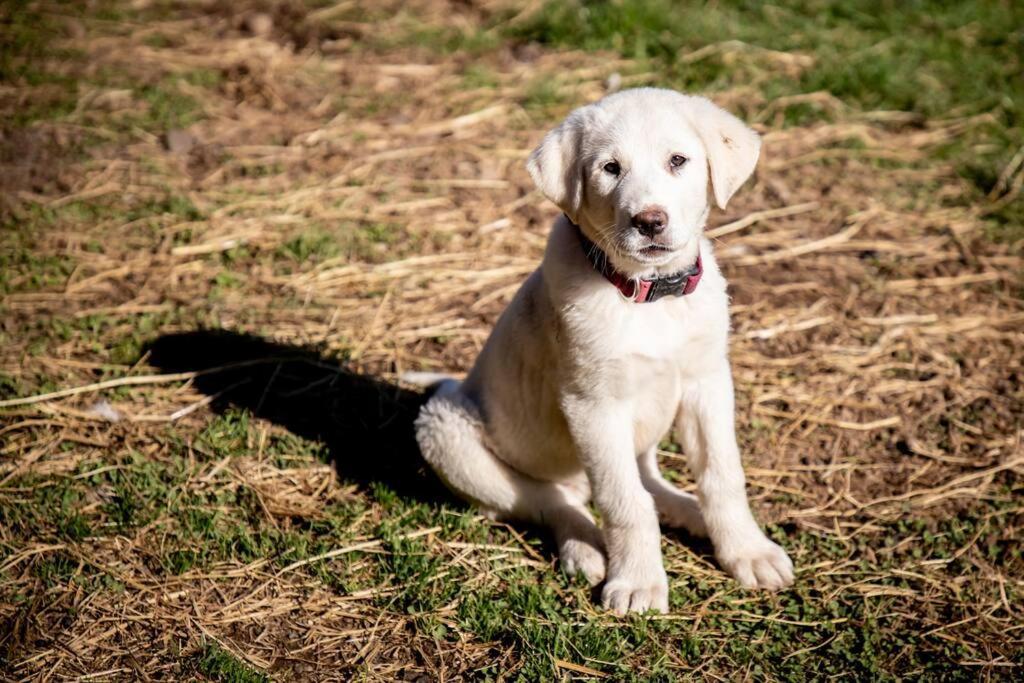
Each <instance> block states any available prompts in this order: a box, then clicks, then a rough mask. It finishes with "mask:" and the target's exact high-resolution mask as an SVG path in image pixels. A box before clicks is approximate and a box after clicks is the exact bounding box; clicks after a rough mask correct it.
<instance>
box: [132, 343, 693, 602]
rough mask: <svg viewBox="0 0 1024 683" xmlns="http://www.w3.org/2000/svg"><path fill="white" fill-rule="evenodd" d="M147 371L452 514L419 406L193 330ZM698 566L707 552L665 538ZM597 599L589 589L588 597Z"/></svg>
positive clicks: (548, 551) (408, 395)
mask: <svg viewBox="0 0 1024 683" xmlns="http://www.w3.org/2000/svg"><path fill="white" fill-rule="evenodd" d="M147 350H148V352H149V362H150V364H152V365H154V366H155V367H158V368H160V369H161V370H164V371H165V372H192V373H197V374H196V376H195V378H194V379H193V384H194V386H195V388H196V389H198V390H199V391H200V392H202V393H203V394H206V395H207V396H209V397H212V401H211V402H210V406H211V408H212V409H213V410H214V411H216V412H221V413H223V412H224V411H226V410H229V409H232V408H238V409H245V410H248V411H249V412H250V413H251V414H253V415H255V416H256V417H259V418H262V419H265V420H269V421H270V422H273V423H274V424H277V425H280V426H282V427H284V428H285V429H287V430H288V431H290V432H292V433H293V434H296V435H298V436H301V437H303V438H305V439H310V440H314V441H318V442H320V443H323V444H324V445H325V446H326V448H327V453H328V457H329V458H330V461H331V463H332V464H333V466H334V468H335V471H336V472H337V475H338V477H339V478H340V479H342V480H343V481H349V482H352V483H355V484H356V485H358V486H359V487H360V488H361V489H363V490H371V488H372V485H373V484H383V485H385V486H387V487H388V488H389V489H391V490H392V491H394V492H395V493H396V494H397V495H398V496H400V497H402V498H406V499H412V500H419V501H421V502H426V503H429V504H434V505H441V504H448V505H451V506H453V507H456V508H466V507H467V505H466V504H465V503H463V502H462V501H460V500H459V499H458V498H456V497H455V496H454V495H453V494H452V493H451V492H450V491H449V490H448V489H447V488H446V487H445V486H444V484H442V483H441V481H440V480H439V479H438V478H437V475H435V474H434V472H433V471H432V470H431V469H430V466H429V465H428V464H427V463H426V461H425V460H424V459H423V457H422V456H421V455H420V451H419V446H418V445H417V443H416V438H415V432H414V428H413V421H414V420H415V419H416V415H417V414H418V413H419V410H420V408H421V407H422V405H423V404H424V403H425V402H426V399H427V398H428V395H427V394H424V393H420V392H415V391H409V390H407V389H403V388H401V387H399V386H397V385H395V384H392V383H390V382H385V381H382V380H380V379H377V378H374V377H372V376H369V375H361V374H357V373H355V372H352V371H351V370H349V369H347V368H346V367H345V366H344V365H340V364H338V362H337V361H335V360H332V359H330V358H328V357H326V356H324V355H322V354H321V353H319V352H317V351H315V350H312V349H308V348H302V347H298V346H289V345H285V344H279V343H276V342H271V341H268V340H266V339H263V338H262V337H257V336H255V335H249V334H241V333H237V332H228V331H223V330H201V331H194V332H183V333H178V334H169V335H165V336H162V337H160V338H158V339H157V340H155V341H154V342H153V343H151V344H150V345H149V346H148V348H147ZM518 526H520V527H521V528H523V527H525V529H526V530H527V533H528V535H529V536H531V537H533V538H537V539H539V540H540V542H541V548H540V549H541V552H542V553H544V554H545V555H546V556H548V557H551V556H553V555H556V554H557V553H556V548H555V545H554V542H553V539H552V538H551V536H550V534H549V533H547V532H546V531H545V530H541V529H538V528H536V527H532V526H531V525H518ZM668 533H672V534H675V535H676V536H677V538H679V539H680V540H681V541H682V542H683V543H684V544H686V545H689V546H690V547H691V548H692V549H693V550H695V551H696V552H698V553H699V554H702V555H704V556H710V554H711V552H712V551H711V546H710V544H708V542H707V541H706V540H704V539H695V538H692V537H690V536H689V535H688V534H686V533H685V532H682V531H669V532H668ZM597 595H598V592H597V589H595V592H594V596H595V599H596V596H597Z"/></svg>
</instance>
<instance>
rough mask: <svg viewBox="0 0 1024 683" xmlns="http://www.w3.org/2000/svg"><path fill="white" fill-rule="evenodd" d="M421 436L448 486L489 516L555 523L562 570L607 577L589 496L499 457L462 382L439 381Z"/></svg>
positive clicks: (419, 426)
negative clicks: (516, 467) (530, 474)
mask: <svg viewBox="0 0 1024 683" xmlns="http://www.w3.org/2000/svg"><path fill="white" fill-rule="evenodd" d="M416 440H417V441H418V442H419V445H420V451H421V452H422V454H423V457H424V459H425V460H426V461H427V462H428V463H429V464H430V466H431V467H432V468H433V470H434V472H436V473H437V475H438V476H439V477H440V478H441V480H442V481H443V482H444V483H445V485H447V486H448V487H449V488H450V489H451V490H452V491H454V492H455V493H456V494H458V495H459V496H460V497H462V498H464V499H465V500H468V501H469V502H471V503H473V504H474V505H476V506H477V507H479V508H480V509H481V511H482V512H483V513H484V515H486V516H488V517H490V518H492V519H503V520H506V519H509V520H512V519H514V520H522V521H527V522H532V523H534V524H541V525H544V526H547V527H550V528H551V530H552V531H553V532H554V535H555V541H556V543H557V544H558V553H559V558H560V561H561V563H562V568H563V570H565V571H566V572H567V573H569V574H576V573H577V572H582V573H583V575H584V576H585V577H586V578H587V581H589V582H590V583H591V584H597V583H600V582H601V581H602V580H603V579H604V574H605V557H604V550H603V548H604V545H603V542H602V540H601V532H600V530H599V529H598V528H597V525H596V524H595V523H594V518H593V517H592V516H591V514H590V511H589V510H587V507H586V501H585V500H583V499H582V497H581V496H580V494H579V492H578V491H577V490H576V489H574V488H573V487H572V486H569V485H561V484H556V483H551V482H544V481H538V480H536V479H533V478H531V477H528V476H526V475H524V474H522V473H520V472H517V471H516V470H514V469H512V468H511V467H509V466H508V465H506V464H505V463H504V462H502V461H501V460H500V459H499V458H497V457H496V456H495V455H494V454H493V453H492V452H491V451H490V449H489V448H488V447H487V445H486V443H485V442H484V431H483V423H482V420H481V418H480V412H479V410H478V409H477V406H476V404H475V403H474V402H473V401H472V400H471V399H470V398H469V397H467V396H466V395H465V394H463V393H462V391H460V385H459V383H458V382H456V381H454V380H446V381H444V382H442V383H441V384H440V385H438V387H437V390H436V392H435V393H434V395H433V396H432V397H431V398H430V400H429V401H427V403H426V404H425V405H424V406H423V408H422V409H421V410H420V414H419V416H418V417H417V418H416Z"/></svg>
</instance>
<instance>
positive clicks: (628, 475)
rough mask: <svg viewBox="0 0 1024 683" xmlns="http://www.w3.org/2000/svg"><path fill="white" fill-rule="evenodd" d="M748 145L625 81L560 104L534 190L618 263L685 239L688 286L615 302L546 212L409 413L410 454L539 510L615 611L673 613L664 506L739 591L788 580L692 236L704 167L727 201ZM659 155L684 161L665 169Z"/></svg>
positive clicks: (717, 119)
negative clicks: (474, 352) (617, 88)
mask: <svg viewBox="0 0 1024 683" xmlns="http://www.w3.org/2000/svg"><path fill="white" fill-rule="evenodd" d="M759 147H760V143H759V140H758V138H757V135H756V133H754V132H753V131H751V130H750V129H749V128H747V127H746V126H745V125H744V124H743V123H741V122H740V121H739V120H738V119H736V118H735V117H733V116H732V115H730V114H728V113H726V112H725V111H723V110H721V109H719V108H718V107H716V106H715V105H713V104H712V103H710V102H709V101H707V100H705V99H703V98H697V97H688V96H685V95H681V94H679V93H676V92H672V91H668V90H656V89H640V90H627V91H623V92H620V93H617V94H615V95H611V96H609V97H607V98H605V99H603V100H601V101H600V102H597V103H595V104H592V105H589V106H586V107H582V108H580V109H577V110H576V111H574V112H573V113H572V114H570V115H569V117H568V118H567V119H566V120H565V122H563V123H562V124H561V125H559V126H558V127H557V128H556V129H555V130H553V131H552V132H550V133H548V135H547V136H546V137H545V138H544V140H543V142H542V143H541V145H540V146H539V147H538V148H537V150H536V151H535V152H534V153H533V154H532V155H531V157H530V160H529V162H528V169H529V171H530V173H531V175H532V176H533V178H534V180H535V181H536V183H537V186H538V187H539V188H540V189H541V191H542V192H544V194H545V195H546V196H547V197H548V198H550V199H551V200H552V201H553V202H554V203H556V204H557V205H559V207H561V208H562V209H563V211H565V212H566V213H567V214H568V215H570V216H571V217H572V218H573V220H574V221H576V222H577V223H578V224H579V225H580V226H581V228H582V230H583V231H584V232H585V233H586V235H587V236H588V237H589V238H590V239H591V240H592V241H593V242H595V243H596V244H598V245H599V246H600V247H601V248H602V249H603V250H604V251H605V253H606V254H607V255H608V257H609V259H611V261H612V263H613V264H614V265H615V267H616V268H618V269H619V270H621V271H623V272H625V273H628V274H630V275H631V276H647V277H650V276H655V275H658V274H665V273H672V272H677V271H679V270H681V269H683V268H685V267H687V266H689V265H691V264H692V263H693V262H694V260H695V258H696V256H697V253H698V249H699V252H700V254H701V255H702V257H703V265H704V277H703V279H702V280H701V282H700V285H699V286H698V287H697V289H696V291H695V292H693V293H692V294H690V295H689V296H686V297H666V298H663V299H661V300H659V301H657V302H654V303H648V304H635V303H631V302H628V301H626V300H624V299H623V298H622V296H621V295H620V294H619V292H618V290H617V289H616V288H615V287H614V286H613V285H611V284H610V283H609V282H607V281H606V280H605V279H604V278H603V277H602V276H601V275H599V274H598V273H597V272H596V271H595V270H594V269H593V268H592V267H591V265H590V263H589V262H588V261H587V259H586V257H585V255H584V253H583V250H582V248H581V246H580V242H579V240H578V238H577V236H576V234H575V228H574V227H573V226H572V225H571V224H570V222H569V221H568V220H567V219H565V218H564V217H563V218H560V219H559V220H557V221H556V222H555V225H554V228H553V230H552V233H551V237H550V239H549V242H548V247H547V250H546V252H545V255H544V260H543V262H542V264H541V266H540V268H539V269H538V270H537V271H536V272H534V273H533V275H531V276H530V277H529V279H527V281H526V282H525V283H524V284H523V286H522V288H521V289H520V290H519V292H518V293H517V294H516V296H515V298H514V299H513V301H512V303H511V304H510V305H509V307H508V308H507V309H506V311H505V312H504V314H502V316H501V318H500V319H499V320H498V323H497V325H496V327H495V329H494V332H493V333H492V335H491V337H490V339H488V341H487V343H486V345H485V346H484V349H483V351H482V352H481V354H480V357H479V358H478V359H477V362H476V364H475V366H474V367H473V369H472V371H471V372H470V373H469V375H468V377H467V378H466V380H465V381H464V382H462V383H461V384H460V383H458V382H455V381H451V380H450V381H448V382H445V383H443V384H442V385H441V386H440V388H439V389H438V391H437V392H436V393H435V394H434V396H433V397H432V398H431V399H430V401H429V402H428V403H427V404H426V405H425V406H424V408H423V410H422V412H421V414H420V416H419V417H418V418H417V421H416V430H417V439H418V441H419V444H420V447H421V450H422V452H423V455H424V457H425V458H426V460H427V461H428V462H429V463H430V464H431V466H432V467H433V468H434V470H435V471H436V472H437V473H438V475H439V476H440V477H441V478H442V479H443V480H444V481H445V482H446V483H447V485H448V486H450V487H451V488H452V489H453V490H454V491H456V492H457V493H458V494H460V495H461V496H463V497H464V498H466V499H467V500H469V501H471V502H472V503H474V504H476V505H478V506H479V507H480V508H482V509H483V510H484V511H485V512H486V513H487V514H489V515H491V516H492V517H496V518H508V519H521V520H526V521H531V522H534V523H540V524H545V525H548V526H550V527H551V529H552V530H553V532H554V535H555V538H556V541H557V543H558V547H559V555H560V559H561V562H562V565H563V567H564V568H565V569H566V570H567V571H569V572H571V573H575V572H577V571H580V572H582V573H583V574H584V575H585V576H586V577H587V579H588V580H590V581H591V583H593V584H597V583H600V582H601V581H602V580H604V579H605V578H607V581H606V582H605V585H604V587H603V591H602V602H603V603H604V605H605V606H606V607H608V608H610V609H613V610H614V611H616V612H618V613H620V614H621V613H625V612H627V611H644V610H647V609H655V610H658V611H662V612H664V611H666V610H667V609H668V581H667V578H666V575H665V570H664V568H663V566H662V560H661V547H660V530H659V526H658V522H659V519H660V520H661V522H662V523H664V524H666V525H670V526H676V527H681V528H685V529H687V530H689V531H690V532H691V533H693V534H695V535H707V536H709V537H710V538H711V541H712V543H713V544H714V547H715V552H716V555H717V557H718V560H719V562H720V563H721V565H722V566H723V567H724V568H725V569H726V570H727V571H728V572H729V573H730V574H732V575H733V576H734V577H735V578H736V579H737V580H738V581H739V582H740V583H741V584H742V585H743V586H745V587H748V588H754V587H760V588H768V589H777V588H781V587H783V586H786V585H789V584H790V583H792V581H793V565H792V563H791V562H790V560H789V557H788V556H787V555H786V553H785V551H784V550H783V549H782V548H780V547H779V546H778V545H776V544H775V543H773V542H772V541H770V540H769V539H768V538H767V537H766V536H765V535H764V533H763V532H762V531H761V529H760V528H759V526H758V525H757V522H756V521H755V520H754V517H753V515H752V514H751V512H750V508H749V505H748V503H747V497H746V491H745V483H744V476H743V470H742V468H741V465H740V454H739V449H738V447H737V445H736V437H735V432H734V417H733V388H732V377H731V371H730V368H729V361H728V357H727V350H728V349H727V336H728V328H729V318H728V301H727V297H726V285H725V280H724V279H723V278H722V275H721V272H720V271H719V269H718V266H717V264H716V262H715V258H714V254H713V253H712V249H711V243H710V242H709V241H708V240H706V239H705V238H703V237H702V236H701V233H702V230H703V228H704V222H705V220H706V218H707V214H708V211H709V203H708V193H707V186H708V183H709V180H710V182H711V183H712V187H713V189H714V193H715V197H716V201H717V203H718V204H719V205H721V206H724V205H725V203H726V202H727V201H728V200H729V198H730V197H731V196H732V194H733V193H734V192H735V191H736V190H737V189H738V188H739V186H740V185H741V184H742V183H743V182H744V181H745V180H746V179H747V177H748V176H749V175H750V174H751V172H752V171H753V168H754V166H755V165H756V163H757V156H758V152H759ZM673 155H681V156H684V157H686V158H688V160H689V161H687V162H686V163H685V164H683V165H682V166H681V167H680V168H676V169H673V168H671V167H670V165H669V164H668V160H669V158H670V157H672V156H673ZM609 161H614V162H616V163H617V164H619V167H620V173H619V174H618V176H613V175H612V174H611V173H609V172H608V171H606V170H605V166H606V165H607V164H608V162H609ZM709 168H710V176H709V173H708V169H709ZM652 206H656V207H659V208H661V209H663V210H664V211H665V213H666V214H667V216H668V225H667V227H666V229H665V231H664V233H662V234H660V235H658V236H657V237H645V236H643V235H642V234H640V232H639V231H637V230H636V229H634V228H633V227H632V226H631V225H630V217H631V216H632V215H633V214H635V213H637V212H640V211H643V210H646V209H648V208H649V207H652ZM652 245H656V248H654V247H653V246H652ZM673 424H675V426H676V428H677V431H678V433H679V435H680V438H681V440H682V442H683V447H684V450H685V452H686V454H687V456H688V460H689V463H690V466H691V468H692V470H693V472H694V475H695V477H696V480H697V496H692V495H690V494H687V493H683V492H681V491H679V490H677V489H676V488H675V487H673V486H672V485H671V484H669V483H668V482H666V481H665V480H664V479H663V478H662V477H661V474H660V473H659V471H658V467H657V461H656V449H657V445H658V443H659V441H660V440H661V439H662V437H663V436H664V435H665V434H666V433H667V432H668V431H669V430H670V429H671V428H672V426H673ZM591 500H592V501H593V503H594V504H595V506H596V507H597V509H598V510H599V511H600V512H601V516H602V519H603V524H604V528H603V534H602V533H601V531H600V530H598V528H597V526H596V525H595V524H594V520H593V517H591V515H590V513H589V511H588V510H587V504H588V503H589V502H590V501H591Z"/></svg>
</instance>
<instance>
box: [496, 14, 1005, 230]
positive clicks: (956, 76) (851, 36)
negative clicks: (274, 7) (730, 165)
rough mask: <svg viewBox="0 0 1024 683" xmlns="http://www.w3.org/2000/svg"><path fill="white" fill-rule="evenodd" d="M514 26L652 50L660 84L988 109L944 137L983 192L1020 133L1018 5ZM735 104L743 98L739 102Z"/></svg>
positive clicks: (792, 112)
mask: <svg viewBox="0 0 1024 683" xmlns="http://www.w3.org/2000/svg"><path fill="white" fill-rule="evenodd" d="M505 33H506V35H509V36H510V37H512V38H514V39H516V40H521V41H535V42H538V43H541V44H544V45H550V46H553V47H567V48H578V49H584V50H611V51H615V52H618V53H620V54H622V55H623V56H626V57H630V58H634V59H640V60H645V61H649V62H650V63H651V65H652V67H653V68H654V69H655V70H656V71H657V72H658V74H659V77H658V81H659V84H660V85H663V86H667V87H674V88H678V89H681V90H685V91H694V92H714V91H716V90H723V89H727V88H732V87H736V86H749V85H750V84H751V83H754V84H756V85H757V88H758V90H759V91H760V92H761V93H762V94H763V95H764V97H765V98H766V99H767V100H768V101H771V100H774V99H776V98H779V97H784V96H791V95H799V94H805V93H814V92H819V91H824V92H827V93H829V94H831V95H832V96H834V97H836V98H838V99H839V100H841V101H842V102H843V103H844V104H845V105H847V106H849V107H852V108H854V109H855V110H856V109H859V110H863V111H868V110H877V109H884V110H899V111H908V112H916V113H919V114H921V115H922V116H923V117H926V118H930V119H942V118H950V117H955V116H967V115H972V114H981V113H990V114H991V115H992V116H993V117H994V123H992V124H990V125H987V126H984V127H983V128H981V129H979V130H977V131H972V132H971V133H970V134H969V135H968V136H965V137H961V138H960V139H958V140H955V141H953V142H951V143H950V144H948V145H945V146H943V147H941V148H939V149H938V150H937V151H936V153H935V158H937V159H948V160H951V161H952V162H953V163H954V164H955V165H956V167H957V168H958V170H959V172H960V174H961V175H962V177H964V178H965V180H967V181H968V182H969V183H970V186H971V187H972V188H973V191H972V192H970V193H968V195H967V196H965V197H964V198H963V201H964V202H967V203H977V202H981V201H983V200H984V197H985V195H986V194H987V193H988V192H989V191H991V190H992V188H993V187H994V186H995V183H996V179H997V177H998V175H999V173H1000V171H1001V170H1002V169H1003V168H1004V167H1005V166H1006V164H1007V163H1008V162H1009V161H1010V158H1011V157H1012V156H1013V155H1014V153H1015V152H1016V151H1017V150H1018V149H1019V148H1020V147H1021V145H1024V78H1021V74H1022V73H1024V5H1022V4H1020V3H1014V2H944V1H942V0H913V1H909V2H895V1H892V0H871V1H869V2H857V1H850V0H812V1H811V2H796V1H794V0H783V1H782V2H776V3H770V4H769V3H760V2H744V1H737V0H729V1H726V2H719V3H713V4H711V5H707V6H698V5H695V4H689V3H676V2H671V0H638V1H636V2H618V1H615V0H595V1H592V2H580V1H579V0H574V1H570V2H549V3H547V4H546V5H545V6H544V8H543V10H542V11H540V12H538V13H536V14H535V15H533V16H532V17H531V18H530V20H529V21H527V22H525V23H522V24H519V25H516V26H514V27H513V28H511V29H506V30H505ZM734 40H738V41H742V42H744V43H747V44H748V45H750V46H753V47H754V48H766V49H768V50H775V51H779V52H795V53H799V54H802V55H806V56H808V57H811V58H812V59H813V63H812V64H811V65H809V66H805V67H800V68H797V69H796V73H793V72H791V71H789V70H788V69H787V67H786V66H785V64H784V63H783V62H780V61H779V60H778V59H776V58H773V57H770V56H765V55H764V54H762V53H761V52H759V51H758V50H757V49H753V50H739V51H736V50H733V51H730V52H729V53H728V54H717V55H710V56H708V57H706V58H704V59H701V60H698V61H696V62H693V63H687V62H685V61H683V60H680V59H679V57H680V56H681V55H684V54H686V53H690V52H693V51H695V50H697V49H700V48H702V47H705V46H707V45H709V44H713V43H720V42H724V41H734ZM739 106H741V107H742V106H743V104H742V103H740V105H739ZM784 116H785V118H784V121H785V123H786V124H787V125H802V124H805V123H807V122H809V121H814V120H827V119H829V118H831V116H832V112H831V111H830V110H824V109H821V108H820V107H817V106H815V105H814V104H808V103H798V104H794V105H792V106H791V107H788V108H787V109H786V110H785V112H784ZM989 218H990V219H991V221H992V224H993V227H992V230H991V232H990V234H991V236H992V237H993V238H994V239H998V240H1001V241H1005V242H1007V243H1012V242H1016V241H1018V240H1020V239H1022V238H1024V227H1022V226H1024V199H1018V201H1015V202H1011V203H1009V204H1008V205H1006V206H1004V207H1002V208H1000V209H998V210H995V211H993V212H992V213H991V214H990V216H989Z"/></svg>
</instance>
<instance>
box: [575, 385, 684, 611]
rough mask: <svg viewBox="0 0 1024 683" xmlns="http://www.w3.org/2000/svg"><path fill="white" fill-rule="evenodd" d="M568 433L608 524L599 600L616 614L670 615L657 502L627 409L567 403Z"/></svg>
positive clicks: (585, 402)
mask: <svg viewBox="0 0 1024 683" xmlns="http://www.w3.org/2000/svg"><path fill="white" fill-rule="evenodd" d="M563 407H564V409H565V414H566V418H567V420H568V423H569V431H570V432H571V434H572V437H573V440H574V442H575V444H576V447H577V450H578V451H579V454H580V458H581V459H582V461H583V466H584V468H585V469H586V471H587V477H588V478H589V479H590V486H591V490H592V492H593V500H594V504H595V505H597V508H598V510H600V511H601V516H602V518H603V521H604V538H605V547H606V548H607V552H608V580H607V582H606V583H605V585H604V589H603V590H602V592H601V602H602V603H603V604H604V606H605V607H607V608H609V609H612V610H614V611H615V612H616V613H618V614H625V613H626V612H643V611H646V610H648V609H655V610H658V611H659V612H667V611H668V578H667V577H666V576H665V568H664V566H663V565H662V561H661V531H660V529H659V527H658V516H657V513H656V512H655V509H654V500H653V499H652V498H651V494H650V493H648V492H647V490H646V489H645V488H644V485H643V483H642V481H641V479H640V471H639V469H638V467H637V457H636V453H635V452H634V445H633V425H632V421H631V419H630V415H631V411H630V410H629V409H628V407H625V406H620V405H617V404H616V403H614V402H611V401H609V402H602V401H596V402H595V400H594V399H592V398H581V397H568V398H566V399H565V400H564V401H563Z"/></svg>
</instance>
